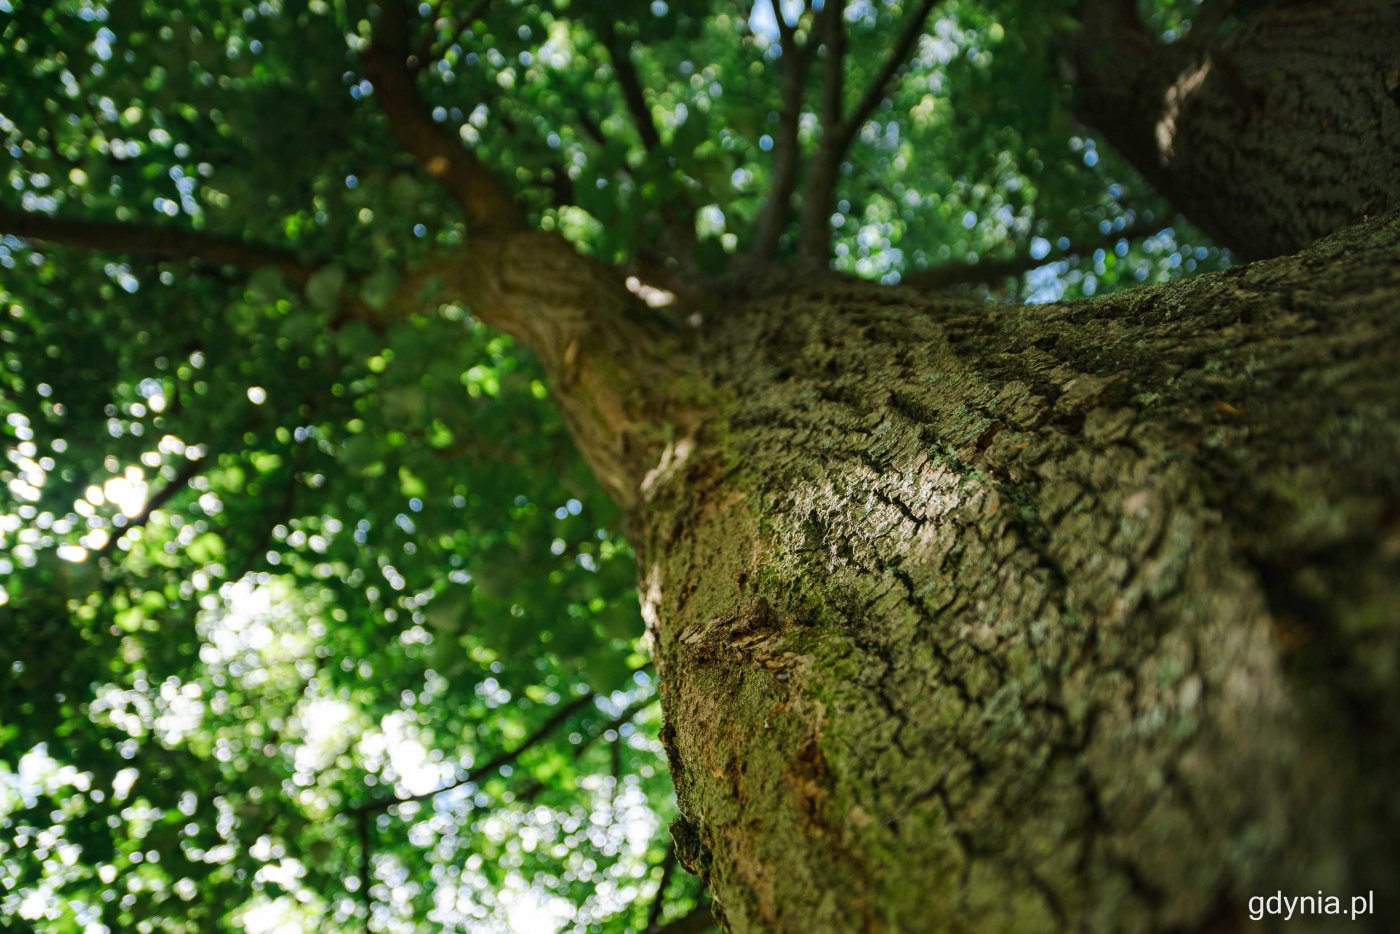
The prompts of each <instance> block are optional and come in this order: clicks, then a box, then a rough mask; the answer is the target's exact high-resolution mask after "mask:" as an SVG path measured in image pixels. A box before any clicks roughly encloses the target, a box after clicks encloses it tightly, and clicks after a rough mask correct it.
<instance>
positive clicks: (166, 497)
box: [97, 452, 213, 558]
mask: <svg viewBox="0 0 1400 934" xmlns="http://www.w3.org/2000/svg"><path fill="white" fill-rule="evenodd" d="M212 456H213V455H212V454H210V453H208V452H206V453H205V455H204V457H202V458H200V459H199V460H186V461H185V463H184V465H183V466H182V467H181V468H180V470H179V472H177V473H176V474H175V477H174V479H172V480H171V481H170V482H169V483H167V484H166V485H165V486H163V487H161V488H160V490H158V491H157V492H156V493H155V495H154V496H152V497H150V498H149V499H148V500H146V504H145V505H144V506H142V507H141V511H140V512H139V513H137V514H136V515H135V516H134V517H133V518H132V519H131V521H130V522H128V523H127V524H126V525H124V526H122V527H121V528H119V529H116V530H115V531H114V532H113V533H112V536H111V538H109V539H107V542H106V543H105V544H104V545H103V546H102V547H101V548H99V549H97V557H99V558H105V557H107V556H108V555H110V554H111V553H112V552H113V551H115V550H116V548H117V545H118V544H119V543H120V542H121V540H122V539H123V538H125V537H126V534H127V533H128V532H130V531H131V530H132V529H139V528H141V527H142V526H144V525H145V524H146V523H148V522H150V521H151V516H153V515H155V513H156V510H158V509H160V508H162V507H163V506H165V504H166V503H168V502H170V501H171V500H172V499H174V498H175V496H176V495H177V494H178V493H179V492H180V491H181V490H183V489H184V488H185V487H186V486H188V485H189V482H190V481H191V480H193V479H194V478H195V477H196V476H198V475H199V473H200V471H202V470H203V469H204V465H205V464H207V463H212V460H211V458H212Z"/></svg>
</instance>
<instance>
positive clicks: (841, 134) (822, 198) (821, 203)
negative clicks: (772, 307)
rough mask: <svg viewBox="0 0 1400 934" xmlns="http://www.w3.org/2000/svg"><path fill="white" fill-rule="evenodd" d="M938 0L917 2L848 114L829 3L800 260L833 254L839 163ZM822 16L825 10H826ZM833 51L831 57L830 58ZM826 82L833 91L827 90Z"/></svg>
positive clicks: (838, 30)
mask: <svg viewBox="0 0 1400 934" xmlns="http://www.w3.org/2000/svg"><path fill="white" fill-rule="evenodd" d="M937 3H938V0H920V2H919V6H918V8H917V9H916V10H915V11H914V14H913V15H912V16H910V17H909V20H908V21H907V22H906V23H905V24H904V29H903V30H902V31H901V32H900V35H899V38H898V39H897V40H896V41H895V44H894V47H893V48H892V49H891V50H890V54H889V55H888V56H887V57H886V59H885V63H884V65H883V66H881V68H880V71H879V72H878V73H877V75H876V76H875V80H873V81H872V82H871V83H870V86H869V87H867V88H866V90H865V94H864V95H863V96H862V97H861V99H860V101H859V102H858V103H857V104H856V107H855V109H854V110H852V111H851V113H850V114H847V115H845V116H843V115H842V114H841V107H842V104H841V95H842V88H841V83H840V80H841V79H840V76H839V74H838V75H835V76H833V75H831V74H830V69H831V67H832V62H833V59H834V60H835V62H836V70H837V72H840V70H841V65H840V62H841V59H842V57H843V56H842V54H841V53H842V46H843V44H844V39H843V38H842V37H843V34H844V29H843V27H842V25H841V6H842V4H841V3H840V2H834V3H829V6H830V11H831V14H832V15H831V16H829V17H828V23H827V26H826V32H827V33H828V37H827V40H826V41H827V68H828V74H827V76H826V79H825V82H824V88H823V106H822V139H821V145H820V147H819V148H818V151H817V156H816V160H815V161H814V163H813V165H812V174H811V179H810V181H809V183H808V185H807V200H806V203H805V204H804V205H803V212H802V241H801V253H802V256H803V257H804V258H806V259H808V260H811V261H813V262H817V263H822V264H825V263H826V262H827V261H828V259H829V258H830V251H831V231H830V229H829V227H830V219H831V206H832V202H833V201H834V200H835V197H836V177H837V174H838V173H839V172H840V169H841V160H842V159H844V158H845V157H846V153H847V152H848V151H849V150H850V148H851V144H852V143H854V142H855V138H856V134H857V133H859V132H860V128H861V127H862V126H864V125H865V121H866V120H868V119H870V115H871V114H872V113H874V112H875V108H877V107H879V106H880V102H881V101H882V100H884V99H885V98H886V97H888V96H889V95H890V94H891V93H892V92H893V91H894V88H895V85H896V84H897V83H898V78H899V72H900V70H901V69H902V68H903V67H904V65H905V64H906V63H907V62H908V61H909V56H910V55H911V54H913V51H914V46H915V45H916V44H917V43H918V41H919V36H921V35H923V31H924V23H925V22H927V20H928V16H929V13H930V12H932V10H933V8H934V6H935V5H936V4H937ZM824 12H825V11H824ZM833 48H834V49H835V55H833V54H832V50H833ZM826 84H831V85H834V87H826Z"/></svg>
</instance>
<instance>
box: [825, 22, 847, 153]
mask: <svg viewBox="0 0 1400 934" xmlns="http://www.w3.org/2000/svg"><path fill="white" fill-rule="evenodd" d="M845 9H846V4H845V0H827V2H826V6H825V7H823V8H822V15H821V31H822V44H823V45H824V46H825V47H826V61H825V63H824V64H823V66H822V100H821V122H822V139H823V141H825V139H826V134H827V133H833V134H835V133H839V132H840V129H839V128H840V127H841V122H842V117H841V113H842V110H843V109H844V106H845V105H844V104H843V103H842V100H841V98H842V96H843V95H844V93H845V85H846V75H845V65H846V24H845V22H844V19H845Z"/></svg>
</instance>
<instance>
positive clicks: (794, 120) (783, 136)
mask: <svg viewBox="0 0 1400 934" xmlns="http://www.w3.org/2000/svg"><path fill="white" fill-rule="evenodd" d="M771 2H772V5H773V16H774V18H776V19H777V21H778V37H779V40H780V43H781V46H780V48H781V50H782V57H781V59H779V64H780V66H781V68H782V84H781V89H780V93H781V95H782V110H781V111H780V112H779V114H778V135H777V139H776V140H775V142H774V146H773V184H772V187H771V188H770V189H769V192H768V200H767V201H765V202H764V203H763V208H762V209H761V210H760V212H759V215H758V218H757V220H756V222H755V224H754V241H753V251H754V254H755V255H756V256H758V257H759V258H760V259H773V258H775V257H776V256H777V255H778V243H779V241H780V240H781V239H782V235H783V228H784V227H786V226H787V222H788V211H789V209H790V208H791V206H792V196H793V193H794V192H795V191H796V190H797V173H798V170H799V168H800V167H801V159H802V151H801V143H800V141H799V139H798V132H799V130H800V129H801V123H802V91H803V88H804V87H805V86H806V83H807V69H808V65H809V64H810V61H811V60H810V59H809V58H808V56H807V50H806V49H805V48H803V47H801V46H799V45H798V44H797V29H796V27H794V26H793V25H792V24H791V23H789V22H788V21H787V19H786V18H785V17H784V16H783V10H782V4H781V2H780V0H771Z"/></svg>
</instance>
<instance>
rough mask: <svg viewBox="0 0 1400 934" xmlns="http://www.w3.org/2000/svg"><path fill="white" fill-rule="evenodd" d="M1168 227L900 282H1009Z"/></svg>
mask: <svg viewBox="0 0 1400 934" xmlns="http://www.w3.org/2000/svg"><path fill="white" fill-rule="evenodd" d="M1167 226H1168V224H1167V223H1166V222H1162V221H1156V222H1145V221H1144V222H1139V223H1136V224H1132V225H1131V226H1128V227H1126V228H1124V229H1123V230H1120V231H1117V232H1116V233H1112V234H1110V235H1109V236H1108V237H1106V238H1104V240H1103V241H1101V242H1098V243H1094V244H1085V245H1081V246H1076V245H1074V244H1070V245H1069V246H1068V247H1066V248H1065V249H1063V250H1060V249H1055V250H1051V251H1050V252H1048V253H1046V254H1045V255H1044V256H1042V257H1040V258H1039V259H1035V258H1034V257H1032V256H1031V255H1030V253H1028V252H1026V253H1019V254H1017V255H1016V256H1011V257H1008V258H1006V259H997V260H979V261H978V262H975V263H964V262H952V263H942V264H940V265H938V266H930V267H928V268H927V269H916V270H913V271H912V272H909V273H908V274H906V275H905V276H904V277H903V278H901V279H900V280H899V281H900V284H901V285H907V286H910V287H912V288H916V289H946V288H950V287H952V286H955V285H978V284H983V283H990V282H996V281H998V280H1001V279H1009V278H1010V277H1012V276H1019V275H1021V274H1022V273H1026V272H1029V271H1030V270H1032V269H1039V268H1040V267H1041V266H1047V265H1049V264H1050V263H1055V262H1059V261H1060V260H1064V259H1071V258H1073V257H1076V256H1080V255H1083V254H1084V253H1087V252H1090V251H1092V250H1096V249H1099V248H1101V247H1107V246H1109V245H1110V244H1114V243H1117V242H1118V241H1120V240H1139V239H1142V238H1143V237H1150V236H1152V235H1153V234H1155V233H1157V232H1158V231H1160V230H1162V229H1163V228H1165V227H1167Z"/></svg>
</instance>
